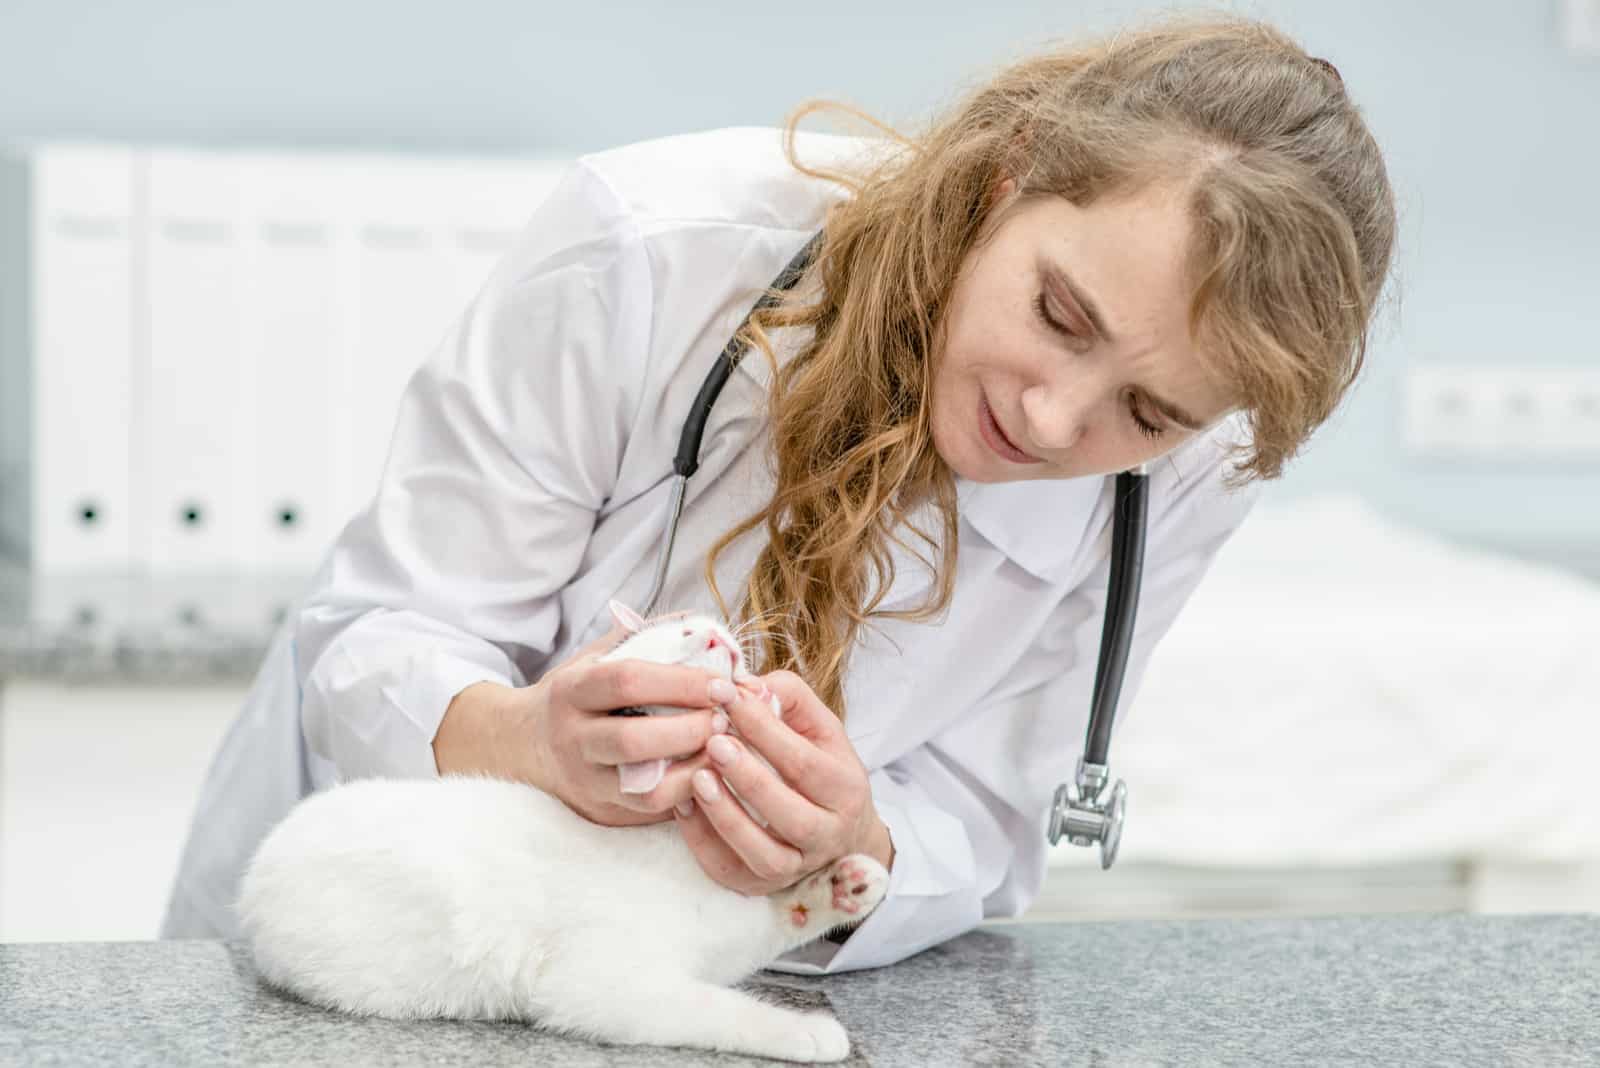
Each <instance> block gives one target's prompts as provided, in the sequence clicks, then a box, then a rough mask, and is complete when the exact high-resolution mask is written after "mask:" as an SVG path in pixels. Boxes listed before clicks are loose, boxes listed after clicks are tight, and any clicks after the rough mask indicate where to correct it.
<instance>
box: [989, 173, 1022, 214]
mask: <svg viewBox="0 0 1600 1068" xmlns="http://www.w3.org/2000/svg"><path fill="white" fill-rule="evenodd" d="M1016 191H1017V180H1016V179H1015V178H1013V177H1011V176H1010V175H1006V176H1005V177H1003V178H1001V179H1000V180H999V181H998V182H996V183H994V187H993V188H992V189H990V190H989V207H991V208H993V207H994V206H995V205H997V204H1000V203H1003V202H1004V201H1006V200H1007V199H1009V198H1010V197H1011V194H1013V193H1015V192H1016Z"/></svg>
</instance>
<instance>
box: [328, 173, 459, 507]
mask: <svg viewBox="0 0 1600 1068" xmlns="http://www.w3.org/2000/svg"><path fill="white" fill-rule="evenodd" d="M339 170H340V181H341V184H342V185H343V187H344V204H345V212H346V217H347V220H348V223H349V225H350V227H351V231H352V233H351V240H352V242H353V244H352V249H351V259H350V266H351V277H350V284H351V292H350V294H349V300H348V303H347V306H346V314H347V316H348V318H347V320H346V322H345V333H344V337H345V339H346V344H345V351H344V353H343V355H344V359H343V360H342V361H341V363H340V365H339V368H338V377H337V379H336V381H335V388H334V398H335V400H334V412H333V415H334V422H335V426H336V430H337V435H338V440H339V452H340V454H341V455H342V457H343V460H344V462H343V464H342V465H341V470H340V486H339V489H338V491H337V492H338V495H339V501H340V505H341V507H340V511H341V512H342V513H344V514H345V515H353V514H355V513H356V512H358V511H360V510H361V509H363V508H365V507H366V506H367V504H368V502H369V501H370V500H371V499H372V496H373V493H374V491H375V490H376V489H377V486H378V481H379V478H380V476H381V475H382V472H383V465H384V461H385V459H386V457H387V455H388V449H389V440H390V437H391V436H392V434H393V430H394V425H395V418H396V415H397V414H398V411H399V404H400V396H401V394H402V392H403V391H404V389H405V385H406V382H407V381H408V380H409V379H410V378H411V375H412V373H413V372H414V371H415V370H416V369H417V367H418V366H419V365H420V364H421V363H422V361H423V360H424V359H425V358H426V357H427V356H428V355H429V354H430V353H432V351H433V350H434V347H435V346H436V345H437V344H438V343H439V339H440V338H441V337H442V336H443V335H444V332H445V329H446V327H447V326H448V325H449V323H450V322H451V320H452V318H453V317H454V316H455V315H457V314H458V313H459V311H460V309H459V308H458V307H457V306H456V288H455V285H454V281H453V279H452V276H451V264H450V260H449V257H448V256H447V254H446V251H445V249H446V243H445V236H446V235H445V233H444V227H443V226H442V225H441V220H440V217H439V212H438V199H437V197H436V196H435V195H434V191H435V189H436V187H437V184H438V183H437V179H436V176H435V174H434V169H433V168H432V167H430V165H429V164H428V162H427V161H425V160H419V159H410V158H399V157H387V158H380V157H360V156H349V157H344V158H343V159H341V161H340V165H339Z"/></svg>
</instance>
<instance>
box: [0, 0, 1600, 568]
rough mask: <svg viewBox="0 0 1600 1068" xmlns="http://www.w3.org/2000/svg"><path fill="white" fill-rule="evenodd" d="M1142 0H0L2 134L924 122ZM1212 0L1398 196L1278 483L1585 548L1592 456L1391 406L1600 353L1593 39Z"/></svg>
mask: <svg viewBox="0 0 1600 1068" xmlns="http://www.w3.org/2000/svg"><path fill="white" fill-rule="evenodd" d="M1167 6H1169V5H1161V6H1160V7H1162V8H1165V7H1167ZM1157 9H1158V6H1157V5H1152V4H1145V3H1133V2H1125V3H1117V2H1109V0H1103V2H1100V3H1095V4H1084V3H1079V4H1068V3H1061V2H1057V3H1044V2H1040V0H1024V2H1015V0H1014V2H1011V3H1006V4H1000V5H972V4H967V3H956V2H952V0H878V2H872V3H863V2H861V0H856V2H852V3H841V2H837V0H813V2H812V3H810V4H807V5H792V4H749V3H731V2H727V0H698V2H696V0H681V2H678V3H644V2H635V3H625V4H623V3H611V4H607V3H588V4H562V5H549V4H538V3H522V4H518V3H515V2H512V0H454V2H452V3H449V4H445V3H436V4H426V3H420V2H419V3H412V4H390V3H383V2H379V0H335V2H330V0H317V2H311V0H280V2H277V3H272V4H267V3H255V4H250V3H242V2H229V0H144V2H142V3H137V4H107V3H89V2H85V0H4V2H3V3H0V138H13V137H74V138H75V137H94V138H108V139H113V140H126V141H136V142H164V143H195V144H205V145H252V146H291V147H292V146H319V147H346V148H375V149H404V150H421V151H429V152H434V151H437V152H456V151H465V152H510V153H517V154H523V153H541V154H542V153H547V152H557V153H560V152H572V151H579V150H585V149H591V148H598V147H603V146H606V145H609V144H614V143H619V142H623V141H628V140H634V139H639V138H645V137H651V136H656V135H660V134H666V133H671V132H677V131H682V130H688V129H697V128H705V127H711V126H718V125H724V124H734V123H741V124H742V123H769V124H776V123H777V122H779V121H781V119H782V118H783V116H784V114H785V113H786V111H787V110H788V109H789V108H790V107H791V106H792V105H793V104H795V103H796V102H798V101H799V100H801V99H802V98H805V97H808V96H814V95H833V96H838V97H842V98H845V99H848V100H851V101H853V102H855V103H858V104H860V105H863V106H865V107H866V108H868V109H870V110H872V111H874V112H876V113H877V114H879V115H881V116H883V117H885V118H887V119H890V120H892V121H900V122H915V121H916V120H917V119H919V118H920V117H922V116H924V115H925V114H927V113H928V112H929V111H930V110H932V109H935V108H938V107H940V106H941V105H943V104H945V103H947V102H949V101H950V100H951V99H952V98H953V97H954V95H955V93H956V92H957V91H958V90H959V89H961V88H963V87H964V86H965V85H967V84H968V83H970V82H971V81H973V80H975V79H976V78H978V77H980V76H981V75H982V73H983V72H984V70H985V69H986V68H987V67H989V66H990V65H992V64H995V63H997V62H1000V61H1003V60H1005V59H1007V58H1010V57H1013V56H1015V55H1018V54H1020V53H1022V52H1024V51H1027V50H1028V49H1029V48H1030V47H1032V46H1034V45H1036V44H1038V43H1041V42H1043V41H1045V40H1047V39H1050V38H1054V37H1061V36H1068V35H1071V34H1072V33H1074V32H1077V31H1080V30H1083V29H1101V28H1106V27H1110V26H1113V25H1116V24H1119V23H1123V22H1126V21H1128V20H1129V19H1134V18H1137V16H1138V15H1139V14H1140V13H1143V12H1148V11H1153V10H1157ZM1226 9H1228V10H1233V11H1241V12H1244V13H1248V14H1253V15H1257V16H1260V17H1265V18H1268V19H1271V20H1273V21H1275V22H1276V23H1278V24H1279V25H1280V26H1282V27H1284V28H1285V29H1287V30H1288V31H1290V32H1291V33H1292V34H1294V35H1295V36H1296V37H1298V38H1299V39H1300V40H1301V41H1302V42H1303V43H1304V44H1305V45H1306V46H1307V47H1308V48H1309V49H1310V50H1311V51H1313V52H1315V53H1319V54H1321V55H1324V56H1327V57H1328V58H1330V59H1331V60H1332V61H1333V62H1334V63H1336V64H1337V65H1338V66H1339V68H1340V70H1341V71H1342V73H1343V75H1344V78H1345V81H1346V84H1347V85H1348V86H1349V87H1350V89H1351V92H1352V93H1353V95H1354V96H1355V97H1356V98H1357V100H1358V101H1359V102H1360V103H1361V105H1362V106H1363V108H1364V110H1365V112H1366V115H1367V117H1368V119H1369V121H1370V123H1371V125H1372V127H1373V129H1374V132H1375V133H1376V135H1377V137H1378V139H1379V141H1380V143H1381V144H1382V145H1383V146H1384V147H1385V150H1386V153H1387V158H1388V161H1389V166H1390V171H1391V175H1392V178H1393V180H1394V183H1395V185H1396V188H1397V191H1398V193H1399V197H1400V202H1401V212H1402V232H1401V242H1400V252H1399V264H1398V266H1399V272H1398V283H1399V284H1398V286H1397V288H1396V290H1395V292H1396V294H1397V296H1398V300H1397V301H1396V302H1395V303H1394V304H1393V305H1392V306H1391V308H1390V310H1389V311H1388V312H1387V313H1386V314H1385V316H1384V318H1383V319H1382V320H1381V321H1380V323H1379V324H1378V328H1377V332H1376V336H1375V342H1376V343H1375V345H1374V347H1373V350H1372V353H1371V365H1370V370H1369V372H1368V373H1367V375H1366V378H1365V381H1364V382H1363V383H1362V384H1361V385H1360V386H1359V387H1358V389H1357V391H1356V393H1355V395H1354V396H1353V398H1352V400H1351V402H1350V403H1349V404H1348V405H1347V406H1346V408H1345V409H1344V410H1343V411H1342V413H1341V414H1340V415H1339V416H1338V417H1337V418H1336V420H1335V421H1334V422H1333V423H1332V424H1330V425H1329V426H1328V427H1327V428H1325V430H1324V431H1323V433H1322V434H1321V435H1320V436H1319V437H1318V438H1317V439H1316V440H1314V441H1313V443H1312V445H1311V447H1310V449H1309V450H1308V452H1307V453H1306V455H1305V456H1304V458H1303V459H1302V460H1301V461H1300V462H1298V463H1297V464H1296V465H1295V466H1294V467H1293V468H1292V469H1291V472H1290V474H1289V475H1288V476H1287V478H1286V479H1285V480H1284V482H1283V483H1282V484H1281V485H1279V486H1277V487H1275V488H1274V490H1273V492H1274V494H1281V495H1285V496H1288V495H1293V494H1298V493H1303V492H1307V491H1310V490H1316V489H1323V488H1328V487H1352V486H1353V487H1359V488H1360V489H1361V490H1363V491H1364V492H1365V493H1366V494H1367V495H1368V496H1369V497H1370V499H1371V500H1372V501H1373V502H1374V503H1375V504H1377V505H1379V506H1380V507H1382V508H1383V509H1385V510H1386V511H1389V512H1391V513H1392V514H1395V515H1397V516H1400V517H1403V518H1407V519H1412V520H1415V521H1417V522H1418V523H1419V524H1422V525H1426V526H1428V527H1430V528H1432V529H1435V530H1438V531H1441V532H1444V533H1450V534H1454V535H1458V536H1462V537H1467V538H1471V539H1474V540H1482V541H1487V542H1499V543H1506V544H1518V545H1521V546H1525V547H1529V548H1532V549H1535V550H1537V549H1540V548H1542V547H1545V546H1552V547H1555V548H1556V549H1557V551H1563V547H1566V548H1580V547H1582V546H1584V545H1600V464H1594V463H1591V464H1588V465H1582V464H1578V465H1568V466H1566V467H1564V468H1562V469H1560V470H1558V471H1541V470H1540V469H1539V468H1538V467H1537V466H1535V465H1531V464H1517V465H1510V464H1501V465H1482V464H1441V463H1438V462H1429V463H1422V462H1418V461H1415V460H1412V459H1408V458H1407V457H1406V455H1405V454H1404V452H1403V449H1402V427H1401V424H1400V413H1401V399H1402V398H1401V392H1400V383H1401V381H1402V372H1403V370H1404V368H1406V367H1407V366H1408V365H1409V364H1411V363H1413V362H1418V361H1467V362H1502V361H1510V362H1527V363H1535V364H1582V365H1587V366H1597V365H1600V60H1595V59H1582V58H1579V57H1577V56H1574V55H1571V54H1569V53H1567V52H1566V51H1565V50H1563V48H1562V46H1561V42H1560V40H1559V33H1558V28H1557V27H1558V13H1557V11H1558V2H1557V0H1529V2H1516V0H1461V2H1447V0H1431V2H1427V3H1415V2H1412V3H1403V2H1396V0H1347V2H1345V3H1340V4H1329V3H1326V2H1323V0H1273V2H1260V3H1255V4H1230V5H1226Z"/></svg>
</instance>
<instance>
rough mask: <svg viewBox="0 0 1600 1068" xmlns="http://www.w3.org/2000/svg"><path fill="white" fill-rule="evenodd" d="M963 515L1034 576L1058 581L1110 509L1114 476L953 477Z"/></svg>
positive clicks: (1090, 542)
mask: <svg viewBox="0 0 1600 1068" xmlns="http://www.w3.org/2000/svg"><path fill="white" fill-rule="evenodd" d="M956 487H957V489H956V498H957V500H958V501H959V502H960V508H961V518H962V519H963V520H965V521H966V524H967V525H968V526H969V527H971V528H972V529H973V530H975V531H976V532H977V533H978V534H979V535H981V536H982V537H983V539H984V540H985V541H987V542H988V543H989V544H990V545H992V546H994V547H995V548H996V549H998V550H999V551H1000V552H1002V553H1004V554H1005V556H1006V558H1007V559H1009V560H1010V561H1011V562H1012V563H1014V564H1016V565H1018V566H1019V567H1021V568H1022V569H1023V570H1025V571H1027V572H1028V573H1029V574H1031V575H1033V576H1034V577H1035V578H1038V579H1041V580H1043V581H1045V582H1060V581H1063V580H1065V579H1066V578H1067V577H1068V576H1069V575H1070V574H1071V572H1072V570H1073V566H1074V563H1075V562H1076V561H1077V560H1078V559H1079V558H1080V557H1081V556H1082V555H1083V554H1084V553H1085V552H1087V551H1088V549H1089V548H1090V546H1091V545H1093V543H1094V540H1095V539H1096V538H1098V537H1099V536H1100V533H1101V532H1102V530H1103V529H1104V527H1105V525H1106V521H1107V520H1108V519H1109V517H1110V515H1111V499H1112V480H1111V479H1109V478H1107V477H1105V476H1103V475H1093V476H1089V477H1086V478H1063V479H1032V480H1028V481H1024V482H968V481H967V480H965V479H960V478H958V479H957V480H956Z"/></svg>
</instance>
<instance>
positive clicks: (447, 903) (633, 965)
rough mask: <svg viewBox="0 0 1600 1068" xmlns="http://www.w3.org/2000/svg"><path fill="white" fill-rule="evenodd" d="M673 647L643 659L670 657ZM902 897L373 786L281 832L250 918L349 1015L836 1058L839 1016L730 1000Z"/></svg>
mask: <svg viewBox="0 0 1600 1068" xmlns="http://www.w3.org/2000/svg"><path fill="white" fill-rule="evenodd" d="M691 619H694V617H691ZM685 622H687V621H686V620H678V619H674V620H671V621H670V623H671V626H672V627H673V631H674V633H678V632H680V630H681V628H682V626H683V624H684V623H685ZM707 622H710V623H711V625H712V626H716V624H715V623H714V622H712V621H709V620H704V619H703V617H701V618H699V619H694V623H695V624H696V625H697V626H698V625H703V624H704V623H707ZM654 626H657V627H659V626H662V624H655V625H654ZM641 633H648V631H645V632H641ZM724 633H726V632H724ZM636 640H637V636H635V637H634V638H630V639H629V640H628V643H625V644H631V643H632V642H633V641H636ZM653 643H654V644H647V645H644V646H640V647H639V648H637V649H635V650H632V652H637V653H640V654H647V655H644V656H643V657H642V658H646V659H648V658H652V657H653V656H656V655H662V651H661V648H660V647H659V646H660V645H661V644H663V643H665V644H670V642H667V640H666V639H665V638H664V637H662V636H661V635H657V636H656V638H655V639H653ZM669 655H670V654H669ZM669 662H670V661H669ZM678 662H682V661H678ZM887 887H888V873H887V872H885V871H884V869H883V867H882V865H880V864H879V863H878V862H877V861H875V860H873V859H872V858H871V857H868V856H865V855H855V856H850V857H845V858H843V859H841V860H839V861H837V862H835V863H834V864H833V865H831V866H830V867H829V868H826V869H824V870H822V871H820V872H818V873H815V874H813V875H810V876H808V877H806V878H805V879H802V880H801V881H800V882H799V883H797V884H796V885H795V886H793V887H791V888H789V889H787V890H783V891H779V892H778V893H775V894H773V895H771V896H770V897H746V896H744V895H743V894H739V893H736V892H734V891H732V890H729V889H727V888H725V887H723V886H721V885H719V884H718V883H716V882H714V881H713V880H712V879H711V878H710V877H708V876H707V875H706V874H705V873H704V872H703V871H701V869H700V866H699V864H698V863H697V862H696V861H695V859H694V856H693V854H692V853H690V851H689V848H688V846H687V845H686V844H685V843H684V841H683V837H682V835H681V834H680V832H679V830H678V828H677V826H676V825H675V824H674V823H671V822H667V823H658V824H652V825H649V826H643V827H603V826H600V825H599V824H595V823H591V822H589V821H588V820H586V819H584V818H583V817H581V816H579V815H577V814H576V813H574V812H573V811H572V810H571V809H569V808H567V806H566V805H565V804H563V803H562V802H561V801H559V800H557V799H556V798H553V797H551V796H549V795H547V794H545V793H543V792H541V791H540V790H537V789H535V788H533V787H531V786H527V785H523V784H520V783H511V782H503V781H499V780H495V779H489V778H479V777H462V776H454V777H445V778H441V779H437V780H388V779H367V780H361V781H356V782H351V783H346V784H344V785H341V786H338V787H335V788H333V789H330V790H327V791H325V792H323V793H320V794H316V795H313V796H311V797H308V798H306V799H305V800H303V801H302V802H301V803H300V804H299V805H297V806H296V807H295V809H294V810H293V811H292V812H290V814H289V815H288V817H287V818H285V819H284V821H283V822H282V823H281V824H279V825H278V826H277V827H276V828H274V829H273V831H272V833H271V834H269V835H268V836H267V838H266V840H265V841H263V842H262V844H261V847H260V848H259V849H258V850H257V852H256V855H255V857H254V858H253V859H252V861H251V863H250V866H249V869H248V870H247V872H246V874H245V878H244V882H243V886H242V889H241V895H240V900H239V913H240V918H241V921H242V926H243V929H244V932H245V935H246V937H247V938H248V939H249V941H250V944H251V947H252V950H253V952H254V955H255V960H256V965H257V968H258V969H259V970H260V973H261V975H262V977H263V978H264V979H266V980H267V981H268V982H269V983H272V984H274V985H276V986H279V987H283V988H285V989H287V990H290V991H292V992H294V993H295V994H298V995H299V996H301V997H303V998H305V999H306V1000H308V1001H310V1002H313V1003H315V1004H318V1005H324V1006H327V1007H330V1008H334V1009H339V1010H342V1011H345V1012H351V1013H357V1014H362V1015H374V1016H387V1017H393V1018H399V1019H416V1018H430V1017H453V1018H461V1019H509V1020H527V1021H530V1022H537V1023H540V1024H542V1025H544V1026H547V1027H550V1028H552V1029H556V1030H560V1031H565V1032H568V1033H571V1034H576V1035H580V1036H583V1037H587V1038H592V1039H600V1040H604V1041H608V1042H615V1043H624V1044H633V1043H647V1044H655V1045H681V1046H696V1047H703V1048H708V1049H719V1050H727V1051H730V1052H738V1053H749V1054H757V1055H762V1056H769V1057H780V1058H785V1059H790V1060H800V1061H833V1060H841V1059H843V1058H844V1057H845V1056H847V1055H848V1053H849V1041H848V1039H847V1038H846V1036H845V1033H844V1029H843V1028H842V1027H840V1026H839V1024H838V1022H837V1021H835V1020H834V1019H833V1018H832V1017H831V1016H829V1015H827V1014H823V1013H800V1012H795V1011H792V1010H789V1009H783V1008H779V1007H777V1006H775V1005H770V1004H767V1003H765V1002H762V1001H760V1000H759V999H757V998H755V997H753V996H752V995H750V994H747V993H743V992H741V991H736V990H730V989H727V987H728V986H729V985H730V984H733V983H736V982H738V981H739V980H741V979H743V978H745V977H747V976H749V975H750V974H751V973H753V972H754V971H756V970H757V969H759V968H761V967H762V966H763V965H766V964H768V963H770V962H771V961H772V960H774V959H776V958H777V957H778V956H779V955H780V954H782V953H784V952H786V951H787V950H789V949H791V948H793V947H795V946H798V945H802V944H804V943H805V942H809V941H811V940H812V939H814V938H816V937H818V936H819V935H821V934H824V933H825V932H827V931H829V930H831V929H833V928H836V927H839V926H841V925H845V924H851V923H856V922H859V921H860V920H861V919H863V918H865V916H866V915H867V913H868V912H870V911H871V910H872V908H873V907H874V906H876V905H877V903H878V902H879V901H880V900H882V897H883V894H884V892H885V890H886V889H887ZM858 890H859V892H858ZM796 906H803V907H804V911H803V912H802V911H800V910H798V909H797V908H796Z"/></svg>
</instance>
